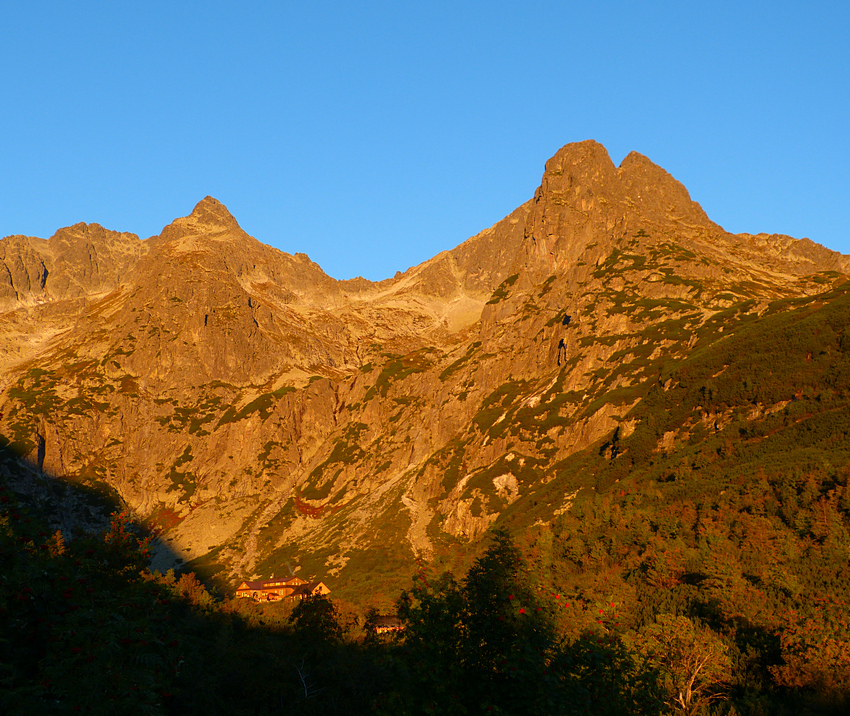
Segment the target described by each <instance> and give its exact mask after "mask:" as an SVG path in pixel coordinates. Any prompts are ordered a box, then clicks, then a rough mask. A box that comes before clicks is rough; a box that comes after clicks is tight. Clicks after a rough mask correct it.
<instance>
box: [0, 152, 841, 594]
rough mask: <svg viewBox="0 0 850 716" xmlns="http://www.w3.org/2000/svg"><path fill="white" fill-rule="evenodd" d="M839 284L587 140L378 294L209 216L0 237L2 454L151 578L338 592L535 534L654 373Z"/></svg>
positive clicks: (836, 264) (623, 429) (818, 251)
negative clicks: (97, 492)
mask: <svg viewBox="0 0 850 716" xmlns="http://www.w3.org/2000/svg"><path fill="white" fill-rule="evenodd" d="M848 270H850V257H847V256H842V255H840V254H836V253H835V252H832V251H829V250H827V249H825V248H823V247H821V246H818V245H816V244H814V243H812V242H810V241H808V240H800V241H798V240H795V239H791V238H789V237H786V236H775V235H771V236H768V235H764V234H759V235H756V236H751V235H731V234H728V233H726V232H725V231H723V229H722V228H721V227H719V226H717V225H716V224H714V223H712V222H711V221H710V220H709V219H708V217H707V216H706V215H705V213H704V212H703V211H702V209H701V208H700V206H699V205H698V204H697V203H696V202H694V201H693V200H692V199H691V198H690V196H689V195H688V192H687V191H686V189H685V188H684V187H683V186H682V185H681V184H679V183H678V182H677V181H676V180H675V179H673V178H672V177H671V176H670V175H669V174H667V173H666V172H665V171H664V170H663V169H661V168H660V167H657V166H656V165H654V164H653V163H652V162H651V161H649V160H648V159H647V158H646V157H643V156H641V155H639V154H637V153H632V154H630V155H629V156H627V157H626V158H625V159H624V160H623V162H622V164H621V165H620V166H619V167H616V166H615V165H614V164H613V163H612V162H611V159H610V157H609V156H608V153H607V152H606V150H605V149H604V147H602V146H601V145H599V144H598V143H596V142H592V141H588V142H581V143H578V144H570V145H567V146H565V147H563V148H562V149H561V150H559V151H558V153H557V154H556V155H555V156H554V157H552V159H550V160H549V161H548V162H547V163H546V168H545V172H544V174H543V178H542V181H541V184H540V186H539V187H538V189H537V190H536V192H534V195H533V198H532V199H530V200H529V201H528V202H526V203H525V204H523V205H522V206H521V207H519V208H518V209H517V210H516V211H514V212H513V213H511V214H510V215H509V216H507V217H506V218H505V219H503V220H502V221H500V222H499V223H497V224H496V225H494V226H493V227H491V228H489V229H486V230H484V231H482V232H481V233H480V234H478V235H476V236H474V237H472V238H470V239H468V240H467V241H465V242H464V243H462V244H460V245H459V246H457V247H456V248H454V249H452V250H450V251H444V252H442V253H440V254H438V255H437V256H435V257H434V258H433V259H430V260H429V261H426V262H425V263H423V264H421V265H420V266H416V267H414V268H411V269H409V270H407V271H405V272H404V273H399V274H397V275H396V276H395V277H394V278H392V279H388V280H386V281H381V282H378V283H373V282H369V281H366V280H365V279H360V278H358V279H354V280H351V281H336V280H334V279H332V278H330V277H329V276H327V275H326V274H325V273H324V272H323V271H322V270H321V268H320V267H319V266H317V265H316V264H314V263H313V262H312V261H310V259H309V258H308V257H307V256H306V255H304V254H295V255H290V254H287V253H284V252H281V251H278V250H276V249H273V248H271V247H268V246H265V245H264V244H262V243H261V242H260V241H258V240H256V239H254V238H252V237H251V236H248V235H247V234H246V233H245V232H244V231H243V230H242V229H241V228H240V227H239V224H238V223H237V221H236V219H234V217H233V216H231V215H230V213H229V212H228V211H227V209H226V208H225V207H224V206H223V205H222V204H221V203H220V202H218V201H216V200H215V199H212V198H211V197H207V198H205V199H203V200H202V201H201V202H200V203H199V204H198V205H197V206H196V207H195V209H194V210H193V211H192V213H191V214H189V215H188V216H186V217H183V218H179V219H176V220H175V221H174V222H173V223H172V224H170V225H169V226H167V227H165V228H164V229H163V231H162V233H161V234H160V235H159V236H155V237H152V238H150V239H146V240H144V241H141V240H139V238H138V237H136V236H135V235H133V234H126V233H118V232H114V231H109V230H106V229H104V228H102V227H100V226H98V225H97V224H91V225H86V224H77V225H75V226H72V227H68V228H66V229H60V230H59V231H57V232H56V234H54V236H52V237H51V238H50V239H48V240H43V239H37V238H31V237H23V236H10V237H7V238H5V239H2V241H0V371H2V372H0V434H2V435H3V436H4V437H3V439H4V440H5V442H6V444H8V445H11V447H12V448H13V449H14V450H15V451H16V452H17V453H18V454H20V455H22V456H24V457H25V458H26V460H27V461H28V463H29V464H30V465H31V466H33V469H34V470H36V471H42V472H44V473H46V474H50V475H53V476H57V477H61V478H62V479H66V480H70V481H73V482H78V483H82V484H87V485H90V486H93V487H95V488H97V489H107V488H110V489H114V490H115V491H117V493H118V495H120V498H121V499H122V500H123V501H124V502H125V503H126V504H127V505H128V506H129V507H130V508H132V510H134V511H135V513H136V514H137V515H138V516H139V517H140V518H141V519H144V520H147V521H148V523H149V524H150V525H152V526H154V527H156V528H157V529H158V530H159V531H160V548H159V552H158V556H157V560H158V562H157V566H160V567H162V568H165V567H167V566H169V564H170V563H173V562H174V561H175V559H176V560H180V561H183V562H191V561H192V560H201V561H202V562H203V561H205V562H207V563H209V562H215V563H218V564H220V565H223V567H224V569H225V572H226V573H229V574H231V575H232V576H233V577H234V578H236V577H239V578H250V577H251V576H264V575H268V574H270V573H274V572H277V573H278V574H282V573H286V569H287V567H286V565H291V564H303V565H306V566H305V570H309V571H312V573H314V574H315V573H320V574H322V575H330V577H335V578H337V579H338V580H340V581H341V582H344V581H345V579H346V578H347V576H350V575H352V574H354V573H356V572H357V571H358V570H359V571H362V570H364V569H367V568H368V569H370V570H376V572H377V573H380V571H381V570H386V571H392V570H394V569H397V568H398V565H400V564H409V563H410V560H411V559H412V557H413V556H414V555H421V556H425V557H427V556H429V555H431V554H433V553H434V550H435V549H438V548H439V547H440V546H441V545H445V544H457V543H461V544H462V543H466V542H469V541H472V540H475V539H476V538H478V537H479V536H480V535H481V534H482V532H483V531H484V530H486V529H487V528H488V527H490V526H492V525H493V524H496V523H497V522H498V521H499V520H500V519H502V518H503V516H504V515H505V513H506V510H508V509H510V510H511V514H514V515H516V514H523V511H526V512H528V514H532V513H533V515H534V519H535V520H538V521H543V522H544V523H545V521H546V520H549V519H552V518H553V517H554V516H555V515H556V514H559V512H563V510H565V509H568V508H569V504H570V500H571V499H572V496H573V495H574V494H575V487H574V486H573V485H572V484H570V483H569V480H568V479H567V478H565V477H563V475H562V473H561V472H560V471H559V466H560V465H562V464H563V461H564V460H565V459H566V458H568V457H569V456H571V455H574V454H576V453H577V452H579V451H581V450H585V449H587V448H589V447H591V446H598V447H599V449H600V450H603V451H605V450H607V451H608V452H607V453H606V454H607V455H610V456H612V457H615V456H616V454H617V450H618V448H617V445H618V442H617V441H618V440H620V439H624V438H625V437H626V436H627V435H628V434H629V432H630V431H632V430H634V421H631V422H630V418H629V417H628V413H629V411H630V410H632V409H633V408H634V406H635V405H637V404H638V403H639V402H640V401H641V400H642V399H643V397H644V396H645V394H646V390H647V389H648V388H647V386H650V385H655V384H656V383H657V382H658V379H659V375H660V373H661V368H662V366H663V365H664V364H665V362H667V361H675V360H681V359H683V358H684V357H686V356H687V355H688V354H689V352H690V351H692V350H694V348H695V346H696V345H697V343H700V345H706V344H707V343H710V342H711V341H714V340H722V337H723V330H724V326H725V325H728V323H729V321H738V320H743V317H745V316H754V315H758V314H759V313H760V312H763V311H764V310H765V309H766V307H767V306H768V304H769V303H770V302H771V301H775V300H777V299H785V298H794V297H802V296H809V295H814V294H817V293H819V292H822V291H824V290H825V289H827V288H828V287H829V286H830V285H832V284H833V283H836V282H838V281H843V280H845V276H844V274H846V273H847V272H848ZM721 418H722V416H720V418H718V419H721ZM664 440H667V442H671V441H675V436H671V437H670V438H669V439H668V438H667V437H664ZM671 444H672V443H671ZM665 446H666V443H664V442H663V440H661V442H660V443H659V448H658V449H667V447H665ZM668 447H669V446H668ZM594 449H595V448H594ZM544 493H545V495H546V498H545V500H544V499H542V498H541V495H543V494H544ZM77 509H78V508H77V507H68V508H67V509H66V510H65V514H64V515H63V519H64V520H65V521H66V523H69V522H73V519H74V517H73V515H74V514H75V510H77ZM375 554H380V555H383V556H382V557H381V559H377V560H376V559H375V558H374V555H375Z"/></svg>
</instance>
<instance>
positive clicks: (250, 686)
mask: <svg viewBox="0 0 850 716" xmlns="http://www.w3.org/2000/svg"><path fill="white" fill-rule="evenodd" d="M69 505H75V506H77V507H82V508H83V509H84V510H85V511H86V513H85V520H78V521H77V522H76V524H75V528H74V529H73V538H71V534H70V530H69V533H66V532H65V531H63V530H62V529H61V528H59V527H57V524H59V523H62V521H63V520H64V523H65V524H70V522H69V520H68V519H67V518H68V515H63V514H62V510H63V509H64V508H67V507H68V506H69ZM116 508H120V504H119V503H118V501H117V500H116V499H115V497H114V496H110V495H108V494H106V495H105V494H104V493H102V492H100V491H98V490H93V489H91V488H88V487H85V486H80V485H75V484H70V483H68V482H65V481H63V480H62V479H60V478H57V477H56V476H51V475H47V474H44V473H40V472H39V471H37V470H35V469H33V467H31V466H30V465H28V464H27V463H26V462H25V461H23V460H21V459H20V458H19V457H18V456H17V455H16V454H15V453H14V452H13V451H11V450H10V449H8V448H7V447H4V448H0V585H2V589H0V684H2V687H1V688H0V712H2V713H4V714H10V715H11V714H33V713H39V714H53V713H56V714H65V713H89V714H114V713H119V712H120V713H125V714H136V713H138V714H171V713H173V714H194V713H203V714H243V713H244V714H258V713H281V712H283V711H284V710H285V711H286V712H288V713H296V714H298V713H311V714H315V713H340V714H343V713H345V714H352V713H372V712H373V707H374V705H375V704H376V703H378V702H379V701H380V699H381V694H382V692H383V691H384V690H385V689H386V688H387V686H388V684H390V682H393V681H395V679H394V678H390V675H389V672H388V669H389V668H391V667H390V666H388V665H381V664H380V661H379V660H378V659H376V658H374V653H373V652H374V649H375V648H376V646H378V643H377V642H376V641H375V640H374V638H373V639H371V641H370V640H368V639H367V642H368V643H367V644H366V645H363V644H360V643H355V642H354V641H343V640H342V638H341V634H342V632H343V630H344V628H345V627H346V626H349V625H346V624H345V623H344V620H343V619H341V617H340V615H339V614H338V613H337V611H336V609H335V607H334V606H333V605H332V604H330V602H328V601H327V600H324V601H319V600H317V606H316V605H314V604H313V603H308V602H303V603H301V604H300V605H291V604H284V603H277V604H266V605H260V604H255V603H253V602H248V601H247V600H237V599H235V598H233V599H224V600H222V599H218V598H215V597H213V595H211V594H210V593H209V592H208V591H207V589H206V587H205V586H204V585H203V584H202V583H201V582H200V581H199V580H198V579H197V578H196V577H195V575H194V574H192V573H189V574H184V575H181V576H175V575H174V574H173V572H169V573H168V574H166V575H161V574H159V573H156V572H154V573H151V572H150V571H148V570H147V564H148V561H149V552H148V551H147V543H148V541H149V538H150V536H151V535H150V534H149V533H148V532H147V530H146V529H145V528H144V527H143V526H142V525H140V524H139V523H138V522H137V521H134V520H133V519H132V517H131V516H130V515H129V513H128V512H127V511H121V510H120V509H116ZM110 512H111V513H112V514H111V516H109V513H110ZM316 610H318V611H319V613H320V614H321V615H322V617H321V618H319V619H316V618H315V614H314V612H316ZM299 627H300V628H299Z"/></svg>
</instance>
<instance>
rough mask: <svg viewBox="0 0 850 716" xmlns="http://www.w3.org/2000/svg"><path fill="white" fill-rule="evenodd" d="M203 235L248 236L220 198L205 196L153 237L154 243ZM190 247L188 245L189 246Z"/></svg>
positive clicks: (206, 236)
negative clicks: (185, 214)
mask: <svg viewBox="0 0 850 716" xmlns="http://www.w3.org/2000/svg"><path fill="white" fill-rule="evenodd" d="M192 236H194V237H203V238H204V239H217V240H219V241H221V240H232V239H234V238H236V239H244V238H247V237H248V234H246V233H245V232H244V231H243V230H242V227H241V226H239V222H237V221H236V219H235V218H234V216H233V214H231V213H230V212H229V211H228V210H227V207H226V206H225V205H224V204H222V203H221V202H220V201H218V199H215V198H213V197H211V196H205V197H204V198H203V199H201V200H200V201H199V202H198V203H197V204H196V205H195V208H194V209H192V212H191V213H190V214H188V215H187V216H182V217H180V218H178V219H175V220H174V221H172V222H171V223H170V224H169V225H168V226H166V227H165V228H164V229H163V230H162V233H161V234H160V235H159V236H158V237H152V239H151V240H153V241H154V243H159V241H166V242H173V241H175V240H177V239H182V238H184V237H192ZM187 248H188V247H187Z"/></svg>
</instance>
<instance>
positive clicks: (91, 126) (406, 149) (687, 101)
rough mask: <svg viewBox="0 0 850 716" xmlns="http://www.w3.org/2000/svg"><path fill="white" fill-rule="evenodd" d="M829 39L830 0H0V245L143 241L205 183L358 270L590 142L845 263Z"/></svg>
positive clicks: (840, 25) (440, 233)
mask: <svg viewBox="0 0 850 716" xmlns="http://www.w3.org/2000/svg"><path fill="white" fill-rule="evenodd" d="M848 38H850V2H848V0H834V1H825V0H808V2H785V1H783V0H771V1H769V2H747V0H737V1H735V2H726V1H725V0H714V1H713V2H690V1H687V0H676V1H672V2H653V1H652V0H645V1H644V2H626V1H624V0H623V1H620V2H614V1H606V0H592V1H591V0H584V1H583V2H571V1H569V0H561V1H560V2H536V1H535V0H525V2H499V1H498V0H487V1H486V2H476V1H473V2H466V1H464V0H454V1H453V2H442V1H441V0H431V1H429V2H424V1H420V2H412V1H407V0H393V1H391V2H369V1H368V0H361V1H359V2H351V1H350V2H323V1H321V0H312V1H311V2H304V1H303V0H302V1H301V2H297V3H296V2H288V1H283V0H281V1H279V2H251V1H250V0H244V1H243V2H238V3H237V2H220V1H216V0H204V1H203V2H189V1H185V0H169V1H168V2H159V1H158V0H147V2H143V3H140V2H123V1H120V0H107V1H104V2H88V1H87V0H76V1H75V2H69V1H62V2H43V1H41V0H27V2H17V1H14V0H0V236H5V235H8V234H28V235H31V236H40V237H43V238H47V237H49V236H50V235H51V234H52V233H53V232H54V231H56V229H58V228H60V227H62V226H67V225H69V224H73V223H76V222H78V221H86V222H98V223H100V224H102V225H104V226H106V227H107V228H110V229H117V230H122V231H132V232H134V233H137V234H139V235H140V236H141V237H143V238H145V237H148V236H151V235H154V234H158V233H159V232H160V231H161V230H162V227H163V226H164V225H166V224H167V223H169V222H170V221H171V220H173V219H174V218H176V217H178V216H184V215H186V214H188V213H189V212H190V211H191V210H192V207H193V206H194V205H195V204H196V203H197V202H198V201H199V200H200V199H201V198H203V197H204V196H206V195H207V194H210V195H212V196H214V197H216V198H217V199H219V200H220V201H222V202H223V203H224V204H225V205H227V207H228V208H229V209H230V211H231V212H232V213H233V215H234V216H235V217H236V219H237V220H238V221H239V223H240V224H241V225H242V227H243V228H244V229H245V230H246V231H247V232H248V233H249V234H251V235H253V236H255V237H256V238H258V239H259V240H261V241H263V242H265V243H268V244H271V245H273V246H276V247H278V248H280V249H282V250H284V251H288V252H290V253H294V252H296V251H302V252H305V253H307V254H309V255H310V257H311V258H312V259H313V260H314V261H316V262H317V263H319V264H320V265H321V266H322V267H323V268H324V269H325V271H327V272H328V273H329V274H330V275H332V276H334V277H336V278H350V277H353V276H356V275H362V276H365V277H366V278H370V279H375V280H377V279H381V278H386V277H388V276H391V275H392V274H394V273H395V271H397V270H404V269H406V268H408V267H409V266H411V265H415V264H418V263H420V262H421V261H424V260H426V259H428V258H430V257H431V256H433V255H434V254H436V253H438V252H439V251H441V250H443V249H447V248H451V247H453V246H455V245H457V244H458V243H460V242H461V241H463V240H465V239H466V238H467V237H469V236H471V235H473V234H475V233H477V232H478V231H480V230H482V229H484V228H486V227H488V226H490V225H492V224H493V223H495V222H496V221H498V220H499V219H501V218H502V217H503V216H505V215H506V214H508V213H509V212H510V211H512V210H513V209H514V208H516V207H517V206H519V205H520V204H521V203H523V202H524V201H526V200H527V199H529V198H530V197H531V196H532V194H533V192H534V190H535V188H536V187H537V185H538V184H539V182H540V177H541V175H542V172H543V165H544V163H545V161H546V160H547V159H548V158H549V157H550V156H551V155H552V154H554V153H555V152H556V151H557V150H558V148H559V147H561V146H562V145H564V144H566V143H568V142H574V141H580V140H583V139H590V138H592V139H596V140H598V141H600V142H602V143H603V144H604V145H605V146H606V147H607V148H608V151H609V152H610V154H611V157H612V159H613V160H614V162H615V163H619V162H620V161H621V160H622V158H623V157H624V156H625V155H626V154H627V153H628V152H629V151H631V150H636V151H638V152H640V153H642V154H645V155H646V156H648V157H649V158H650V159H652V160H653V161H654V162H656V163H657V164H659V165H661V166H662V167H664V168H665V169H667V171H669V172H670V173H671V174H673V176H675V177H676V178H677V179H679V180H680V181H681V182H682V183H684V184H685V186H686V187H687V188H688V190H689V191H690V193H691V196H692V197H693V198H694V199H695V200H696V201H698V202H700V203H701V204H702V206H703V208H704V209H705V210H706V212H707V213H708V215H709V216H710V217H711V218H712V219H713V220H714V221H716V222H717V223H719V224H721V225H722V226H724V227H725V228H726V229H728V230H729V231H733V232H751V233H757V232H761V231H764V232H771V233H785V234H790V235H791V236H795V237H798V238H799V237H803V236H807V237H810V238H811V239H813V240H815V241H817V242H819V243H822V244H825V245H826V246H829V247H830V248H833V249H835V250H838V251H842V252H843V253H850V198H848V190H850V40H849V39H848Z"/></svg>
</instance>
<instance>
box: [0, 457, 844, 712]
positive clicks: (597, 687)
mask: <svg viewBox="0 0 850 716" xmlns="http://www.w3.org/2000/svg"><path fill="white" fill-rule="evenodd" d="M848 476H850V471H848V470H847V469H845V470H844V471H842V472H841V473H839V474H831V473H828V472H822V473H819V472H818V471H816V470H805V471H801V474H800V477H799V479H798V480H797V481H796V482H792V483H789V482H787V481H779V480H777V479H776V478H775V477H774V476H771V475H770V474H768V473H765V474H763V475H762V476H760V477H759V478H758V479H756V480H753V481H749V482H747V483H744V484H742V485H741V486H740V489H736V490H725V491H724V494H717V495H714V496H713V497H711V498H706V499H704V500H702V501H698V502H695V501H693V500H691V499H690V498H688V497H687V496H681V495H676V493H675V492H673V491H670V489H669V485H663V484H662V485H660V486H659V487H658V488H653V489H652V490H650V491H647V490H641V489H639V488H637V487H636V486H635V485H628V484H626V485H623V488H622V489H620V490H619V491H617V492H616V493H608V494H605V495H600V496H597V497H595V498H591V499H588V500H586V501H584V502H583V503H582V504H581V505H580V507H579V508H578V509H576V510H574V511H573V512H571V513H569V514H565V515H563V516H562V517H561V518H560V519H559V520H558V522H557V523H556V524H555V525H553V526H552V527H551V528H539V529H537V530H529V531H528V532H527V533H526V534H525V535H524V536H523V537H521V538H519V539H518V541H516V542H515V541H514V539H512V538H511V537H510V536H509V534H508V533H507V532H505V531H502V530H496V531H493V532H491V533H490V534H489V536H488V540H487V543H486V545H485V546H484V548H483V551H481V552H480V553H479V555H478V557H477V558H475V559H474V561H472V563H471V565H470V566H469V568H468V570H467V571H466V573H465V574H452V573H451V572H448V571H445V572H440V571H439V569H435V568H434V567H433V566H428V565H425V564H419V565H418V567H417V568H416V569H415V570H413V569H412V572H413V577H412V580H411V583H410V586H409V588H408V589H406V590H404V591H403V592H402V593H401V594H400V595H399V596H398V600H397V603H396V608H397V612H398V616H399V617H400V618H401V620H402V621H403V623H404V624H405V626H406V628H405V630H404V631H403V632H399V633H397V634H382V635H378V634H376V633H375V631H374V629H372V628H371V626H372V625H373V624H374V622H375V618H376V616H377V615H376V613H375V611H374V610H368V611H364V612H362V613H360V611H359V610H358V608H357V606H356V605H352V604H335V603H334V602H333V601H332V600H331V599H329V598H313V599H310V600H306V601H302V602H299V603H297V604H295V605H293V604H286V603H274V604H265V605H261V604H256V603H253V602H250V601H247V600H238V599H235V598H226V597H221V596H217V595H215V594H213V593H211V592H210V591H208V589H207V588H206V587H205V586H204V585H203V584H202V583H201V582H200V581H199V580H198V579H197V578H196V577H195V575H194V574H192V573H188V574H183V575H179V576H175V575H174V574H173V573H168V574H166V575H162V574H159V573H151V572H150V571H149V570H148V569H147V567H146V564H147V559H148V554H147V551H146V549H147V545H146V539H145V538H144V537H143V536H142V534H141V531H140V530H139V529H138V528H137V527H136V526H135V525H134V524H133V523H132V521H131V520H130V519H129V517H128V515H127V514H126V513H116V514H115V515H114V516H113V519H112V523H111V526H110V529H109V530H108V531H106V532H105V533H104V534H102V535H96V536H89V537H80V538H78V539H75V540H73V541H66V540H65V539H64V538H63V535H62V534H61V532H58V531H52V532H51V531H50V530H49V529H48V528H47V527H46V523H45V522H44V521H43V519H42V518H41V516H40V515H39V514H38V512H37V510H35V509H33V508H32V507H28V506H27V505H26V504H25V503H24V502H23V501H22V500H21V499H20V498H19V497H18V496H17V495H16V494H15V493H13V492H11V491H10V490H8V489H7V488H6V487H5V486H3V487H0V503H2V505H0V579H2V589H0V616H1V617H2V618H0V710H2V711H3V713H8V714H32V713H40V714H66V713H67V714H75V713H88V714H114V713H124V714H195V713H197V714H202V713H203V714H273V713H281V712H284V711H285V712H287V713H295V714H298V713H305V714H306V713H311V714H316V713H319V714H358V713H362V714H372V713H382V714H383V713H386V714H429V713H430V714H479V713H496V714H543V713H545V714H586V713H590V714H636V713H637V714H667V713H675V714H800V713H803V714H839V713H846V709H847V707H848V705H850V628H848V623H847V620H848V609H847V605H848V599H850V589H849V588H850V569H848V550H850V532H848V525H849V524H850V520H849V519H848V518H849V517H850V487H848Z"/></svg>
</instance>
